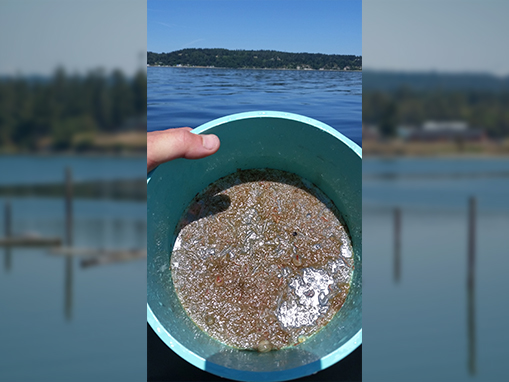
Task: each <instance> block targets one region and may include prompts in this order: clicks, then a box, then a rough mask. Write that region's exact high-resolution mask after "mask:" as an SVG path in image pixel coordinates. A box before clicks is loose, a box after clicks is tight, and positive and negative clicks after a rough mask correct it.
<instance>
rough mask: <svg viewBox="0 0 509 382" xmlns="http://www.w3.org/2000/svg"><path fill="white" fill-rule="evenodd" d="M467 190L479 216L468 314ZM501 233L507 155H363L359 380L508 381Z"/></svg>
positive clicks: (504, 229) (505, 223)
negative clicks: (397, 240)
mask: <svg viewBox="0 0 509 382" xmlns="http://www.w3.org/2000/svg"><path fill="white" fill-rule="evenodd" d="M470 197H475V199H476V203H477V219H476V230H475V239H476V240H475V250H476V269H475V288H474V293H473V296H474V298H473V299H472V300H471V301H473V304H474V309H473V314H470V315H469V314H468V293H467V252H468V238H469V234H468V205H469V204H468V203H469V198H470ZM396 207H398V208H400V210H401V263H400V264H401V265H400V266H401V271H400V279H399V281H398V282H397V281H396V280H395V271H394V259H395V239H394V237H395V228H394V227H395V223H394V209H395V208H396ZM508 232H509V160H508V159H478V160H475V159H395V160H380V159H364V161H363V334H364V336H363V344H364V350H365V351H364V353H363V364H364V370H363V371H364V373H363V379H364V380H365V381H500V380H506V377H507V376H508V372H507V370H506V365H505V361H506V359H507V354H508V352H507V350H506V349H505V345H506V344H507V342H508V341H509V330H508V329H507V323H508V322H509V305H508V304H507V301H506V298H505V291H506V290H507V288H508V287H509V283H508V281H507V267H508V265H509V262H508V260H507V255H508V254H509V253H508V245H507V235H508ZM469 324H470V327H469Z"/></svg>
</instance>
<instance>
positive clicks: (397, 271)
mask: <svg viewBox="0 0 509 382" xmlns="http://www.w3.org/2000/svg"><path fill="white" fill-rule="evenodd" d="M400 276H401V209H400V208H399V207H396V208H395V209H394V281H395V282H399V280H400Z"/></svg>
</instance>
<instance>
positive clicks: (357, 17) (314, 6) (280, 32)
mask: <svg viewBox="0 0 509 382" xmlns="http://www.w3.org/2000/svg"><path fill="white" fill-rule="evenodd" d="M147 8H148V9H147V23H148V25H147V28H148V29H147V38H148V40H147V49H148V50H149V51H152V52H157V53H161V52H171V51H175V50H179V49H183V48H226V49H246V50H249V49H255V50H256V49H270V50H281V51H286V52H310V53H327V54H355V55H361V54H362V2H361V1H360V0H325V1H324V0H254V1H253V0H172V1H159V0H148V2H147Z"/></svg>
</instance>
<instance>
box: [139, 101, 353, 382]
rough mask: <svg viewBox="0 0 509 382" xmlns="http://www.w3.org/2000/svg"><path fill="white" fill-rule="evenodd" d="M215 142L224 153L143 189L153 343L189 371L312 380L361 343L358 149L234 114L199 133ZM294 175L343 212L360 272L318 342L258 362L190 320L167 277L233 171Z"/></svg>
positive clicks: (278, 115)
mask: <svg viewBox="0 0 509 382" xmlns="http://www.w3.org/2000/svg"><path fill="white" fill-rule="evenodd" d="M193 132H194V133H196V134H202V133H206V134H209V133H213V134H216V135H217V136H218V137H219V138H220V140H221V148H220V149H219V151H218V152H217V153H216V154H214V155H212V156H210V157H207V158H204V159H199V160H187V159H177V160H174V161H172V162H168V163H165V164H163V165H160V166H159V167H157V168H156V169H155V170H154V171H152V172H151V173H150V174H149V177H148V179H147V219H148V236H147V249H148V259H147V260H148V262H147V321H148V322H149V324H150V325H151V327H152V328H153V329H154V331H155V332H156V333H157V335H158V336H159V337H160V338H161V339H162V340H163V341H164V342H165V343H166V344H167V345H168V346H169V347H170V348H171V349H172V350H173V351H175V352H176V353H177V354H178V355H180V356H181V357H182V358H184V359H185V360H187V361H188V362H190V363H191V364H193V365H195V366H196V367H199V368H200V369H202V370H206V371H208V372H211V373H213V374H216V375H219V376H221V377H226V378H231V379H236V380H240V381H283V380H289V379H294V378H298V377H302V376H305V375H309V374H313V373H316V372H318V371H320V370H323V369H325V368H327V367H329V366H330V365H332V364H334V363H336V362H338V361H339V360H341V359H342V358H344V357H345V356H347V355H348V354H350V353H351V352H352V351H353V350H355V349H356V348H357V347H358V346H359V345H360V344H361V342H362V242H361V239H362V213H361V209H362V207H361V197H362V192H361V171H362V166H361V162H362V154H361V149H360V148H359V146H357V145H356V144H355V143H354V142H352V141H351V140H349V139H348V138H346V137H345V136H343V135H342V134H340V133H339V132H338V131H336V130H335V129H333V128H331V127H330V126H327V125H326V124H324V123H322V122H319V121H317V120H314V119H311V118H307V117H304V116H301V115H296V114H290V113H282V112H274V111H256V112H248V113H240V114H234V115H230V116H226V117H223V118H219V119H216V120H214V121H211V122H208V123H206V124H204V125H202V126H200V127H197V128H196V129H194V130H193ZM253 168H273V169H278V170H284V171H289V172H293V173H295V174H297V175H299V176H301V177H303V178H305V179H307V180H309V181H311V182H313V183H314V184H315V185H316V186H318V188H320V189H321V190H322V191H323V192H324V193H325V194H326V195H327V196H328V197H329V198H330V199H332V201H333V202H334V203H335V205H336V207H338V209H339V211H340V213H341V214H342V216H343V218H344V220H345V222H346V224H347V225H348V228H349V230H350V234H351V237H352V244H353V248H354V265H355V270H354V273H353V278H352V283H351V288H350V292H349V295H348V297H347V300H346V301H345V304H344V305H343V307H342V308H341V310H340V311H339V312H338V313H337V314H336V315H335V316H334V318H333V319H332V320H331V321H330V322H329V324H328V325H326V326H325V327H324V328H323V329H322V330H320V331H319V332H318V333H317V334H316V335H314V336H313V337H311V338H309V339H308V340H307V341H306V342H304V343H302V344H300V345H298V346H295V347H293V348H292V349H283V350H278V351H271V352H268V353H258V352H252V351H242V350H238V349H234V348H231V347H228V346H226V345H223V344H221V343H219V342H218V341H216V340H214V339H212V338H211V337H209V336H208V335H207V334H205V333H204V332H202V331H201V330H200V329H199V328H198V327H197V326H196V325H195V324H194V323H193V322H192V321H191V319H190V318H189V317H188V316H187V314H186V313H185V311H184V309H183V308H182V306H181V304H180V302H179V300H178V298H177V295H176V294H175V290H174V287H173V281H172V277H171V271H170V269H169V265H170V256H171V252H172V247H173V244H174V242H175V239H176V238H175V228H176V225H177V223H178V221H179V219H180V217H181V215H182V213H183V212H184V210H185V208H186V207H187V206H188V204H189V203H190V202H191V200H192V198H193V197H194V196H195V195H196V194H197V193H198V192H200V191H202V190H203V189H204V188H205V187H207V186H208V185H209V184H210V183H212V182H214V181H216V180H218V179H219V178H222V177H224V176H226V175H228V174H231V173H233V172H235V171H236V170H237V169H242V170H245V169H253Z"/></svg>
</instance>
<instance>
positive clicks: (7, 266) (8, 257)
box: [4, 200, 12, 271]
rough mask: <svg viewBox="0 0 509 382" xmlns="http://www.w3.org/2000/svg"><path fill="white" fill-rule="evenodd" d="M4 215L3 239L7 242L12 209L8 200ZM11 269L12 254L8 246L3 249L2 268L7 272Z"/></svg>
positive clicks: (10, 226)
mask: <svg viewBox="0 0 509 382" xmlns="http://www.w3.org/2000/svg"><path fill="white" fill-rule="evenodd" d="M4 212H5V215H4V225H5V227H4V228H5V239H6V240H9V239H10V238H11V236H12V207H11V202H10V200H8V201H6V202H5V211H4ZM11 267H12V254H11V248H10V246H6V247H5V257H4V268H5V270H7V271H10V270H11Z"/></svg>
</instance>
